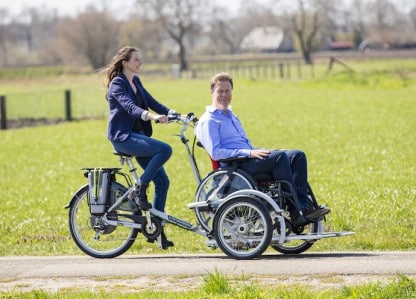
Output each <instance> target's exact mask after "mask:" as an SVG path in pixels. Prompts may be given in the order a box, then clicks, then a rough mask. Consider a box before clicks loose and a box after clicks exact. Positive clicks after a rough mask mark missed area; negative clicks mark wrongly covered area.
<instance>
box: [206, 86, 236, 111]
mask: <svg viewBox="0 0 416 299" xmlns="http://www.w3.org/2000/svg"><path fill="white" fill-rule="evenodd" d="M211 94H212V105H213V106H214V107H215V108H217V109H221V110H224V111H226V110H227V109H228V106H230V103H231V98H232V88H231V83H230V82H228V81H219V82H217V83H216V84H215V87H214V89H213V90H212V91H211Z"/></svg>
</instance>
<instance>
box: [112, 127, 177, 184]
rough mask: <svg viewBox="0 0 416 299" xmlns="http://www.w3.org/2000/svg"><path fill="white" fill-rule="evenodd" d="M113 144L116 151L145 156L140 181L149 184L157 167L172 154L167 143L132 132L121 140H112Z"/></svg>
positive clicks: (157, 169)
mask: <svg viewBox="0 0 416 299" xmlns="http://www.w3.org/2000/svg"><path fill="white" fill-rule="evenodd" d="M113 146H114V148H115V149H116V150H117V151H120V152H123V153H126V154H129V155H132V156H135V157H140V158H147V160H146V164H144V165H145V167H144V168H143V170H144V172H143V174H142V175H141V176H140V181H141V182H142V183H144V184H149V183H150V181H152V180H153V178H154V176H155V175H156V173H157V172H158V171H159V169H160V168H161V167H162V166H163V164H164V163H165V162H166V161H167V160H169V158H170V156H171V155H172V147H171V146H170V145H169V144H167V143H164V142H162V141H159V140H156V139H153V138H150V137H147V136H145V135H142V134H138V133H132V134H131V135H130V136H129V138H127V139H126V140H125V141H123V142H113ZM141 166H142V165H141Z"/></svg>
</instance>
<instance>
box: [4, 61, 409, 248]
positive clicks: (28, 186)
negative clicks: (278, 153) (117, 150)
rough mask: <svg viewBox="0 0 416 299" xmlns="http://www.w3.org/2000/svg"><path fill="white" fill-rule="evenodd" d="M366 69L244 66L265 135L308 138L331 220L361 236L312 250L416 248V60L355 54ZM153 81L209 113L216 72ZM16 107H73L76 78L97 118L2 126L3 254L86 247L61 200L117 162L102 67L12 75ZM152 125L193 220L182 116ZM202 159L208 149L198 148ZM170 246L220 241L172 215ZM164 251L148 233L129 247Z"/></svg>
mask: <svg viewBox="0 0 416 299" xmlns="http://www.w3.org/2000/svg"><path fill="white" fill-rule="evenodd" d="M350 65H351V66H352V67H353V68H354V69H356V70H357V72H356V73H345V72H342V71H338V72H335V73H334V74H332V75H331V76H323V75H322V76H320V77H319V78H317V79H315V80H313V81H278V80H276V81H257V80H248V79H243V78H236V80H235V91H234V96H233V110H234V111H235V112H236V113H237V114H238V115H239V117H240V119H241V120H242V121H243V124H244V125H245V127H246V130H247V133H248V135H249V136H251V139H252V142H253V144H255V145H257V146H259V147H273V148H300V149H303V150H304V151H305V152H306V153H307V155H308V159H309V181H310V183H311V186H312V188H313V189H314V192H315V194H316V196H317V198H318V200H319V201H320V203H324V204H327V205H328V206H329V207H330V208H331V209H332V212H331V214H330V215H329V217H328V218H327V222H326V225H328V226H330V227H332V228H333V229H335V230H353V231H355V232H356V233H357V234H356V235H355V236H350V237H345V238H338V239H327V240H322V241H319V242H318V243H316V244H315V245H314V246H313V247H312V250H316V251H322V250H337V251H340V250H376V249H377V250H390V249H391V250H393V249H394V250H410V249H415V248H416V228H415V225H416V221H415V219H416V218H415V214H414V202H415V194H416V187H415V182H416V179H415V165H416V155H415V137H416V136H415V135H416V133H415V132H416V121H415V119H416V97H415V93H416V61H414V60H406V61H396V62H394V61H389V62H377V63H376V62H367V63H365V62H361V63H358V62H350ZM143 81H144V83H145V85H146V87H147V89H148V90H149V91H151V93H152V94H153V95H154V96H155V97H156V98H158V99H160V100H161V101H162V102H164V103H165V104H166V105H168V106H169V107H171V108H173V109H175V110H177V111H180V112H183V113H185V112H189V111H193V112H195V113H196V114H197V115H200V114H202V113H203V111H204V106H205V105H207V104H210V95H209V90H208V81H209V78H207V79H206V80H164V81H162V80H149V79H147V78H143ZM0 84H1V86H2V93H5V94H7V98H8V107H10V108H9V109H8V114H9V115H10V116H11V117H20V116H25V115H28V114H33V116H34V117H39V116H41V117H43V116H50V117H51V116H52V117H54V116H59V115H63V112H61V111H63V110H60V109H61V108H62V109H63V101H62V107H61V106H59V105H60V104H57V103H56V102H57V101H58V102H60V100H56V99H57V98H58V97H60V95H61V94H62V98H63V90H65V89H71V90H72V92H73V97H74V105H75V106H74V116H75V117H78V118H81V117H86V116H91V117H94V118H95V119H94V120H84V121H74V122H69V123H61V124H59V125H54V126H44V127H32V128H23V129H17V130H7V131H0V146H1V151H0V178H1V179H0V190H1V193H0V197H1V200H0V206H1V210H0V235H1V236H2V242H1V243H0V255H2V256H4V255H58V254H59V255H61V254H63V255H66V254H82V253H81V252H80V250H79V249H77V247H76V246H75V244H74V243H73V241H72V240H71V238H70V236H69V232H68V228H67V212H68V211H67V210H64V209H63V206H64V205H65V204H66V203H67V202H68V200H69V199H70V198H71V196H72V194H73V193H74V192H75V191H76V190H77V189H78V188H79V187H80V186H81V185H83V184H85V183H86V180H85V178H84V177H83V176H82V172H81V171H80V168H81V167H86V166H118V161H117V159H116V158H115V157H113V155H112V148H111V144H110V143H109V142H108V141H107V140H106V138H105V134H106V119H105V115H106V109H107V106H106V102H105V100H104V89H103V87H102V84H101V78H100V77H99V76H98V75H97V74H93V75H85V74H84V75H68V74H63V75H59V76H56V77H42V78H37V79H33V78H29V79H24V80H14V79H13V80H12V79H2V80H1V81H0ZM154 127H155V135H154V137H156V138H159V139H161V140H164V141H167V142H169V143H170V144H172V146H173V148H174V154H173V156H172V158H171V160H170V161H169V162H168V163H167V164H166V168H167V171H168V173H169V174H170V178H171V188H170V191H169V198H168V203H167V212H168V213H170V214H172V215H174V216H177V217H179V218H183V219H185V220H188V221H194V215H193V213H192V211H191V210H188V209H187V208H186V204H187V203H190V202H192V201H193V196H194V192H195V189H196V184H195V181H194V180H193V176H192V173H191V169H190V167H189V165H188V164H187V162H186V156H185V151H184V149H183V146H182V144H181V143H180V142H179V140H178V139H177V138H176V137H174V136H172V134H176V133H178V130H179V127H178V126H177V125H176V124H172V125H168V126H160V125H155V126H154ZM198 158H199V160H198V161H199V162H200V168H201V171H202V172H203V173H204V174H206V173H207V172H208V171H209V161H208V159H207V156H206V155H205V153H203V152H198ZM167 231H168V235H169V236H170V238H171V239H172V240H173V241H175V247H174V248H172V249H170V250H169V251H168V252H170V253H171V252H176V253H185V252H194V253H195V252H211V250H210V249H208V248H207V247H206V246H205V243H204V241H205V240H204V239H203V238H202V237H200V236H199V235H196V234H192V233H189V232H185V231H183V230H181V229H179V228H176V227H173V226H168V227H167ZM156 251H157V252H159V250H158V249H156V247H154V246H152V245H150V247H149V245H148V244H147V243H146V242H144V241H143V240H142V239H139V240H137V242H136V243H135V245H133V247H132V248H131V249H130V251H129V253H131V254H135V253H147V252H156Z"/></svg>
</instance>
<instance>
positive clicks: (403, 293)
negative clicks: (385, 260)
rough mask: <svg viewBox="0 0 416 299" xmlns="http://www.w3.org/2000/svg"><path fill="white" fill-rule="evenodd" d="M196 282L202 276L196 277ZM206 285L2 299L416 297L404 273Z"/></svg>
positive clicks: (215, 276)
mask: <svg viewBox="0 0 416 299" xmlns="http://www.w3.org/2000/svg"><path fill="white" fill-rule="evenodd" d="M195 280H196V283H199V282H200V280H201V279H200V278H195ZM202 281H203V282H202V285H201V286H198V287H193V288H191V289H190V290H186V291H184V290H181V291H169V292H165V291H157V290H153V291H137V290H134V288H133V287H132V288H130V289H129V288H125V287H122V288H119V290H118V291H109V290H108V288H107V289H99V290H93V291H80V290H74V289H69V288H68V289H61V290H59V291H57V292H56V293H48V292H46V291H30V292H20V291H11V292H0V298H21V299H31V298H38V299H54V298H60V299H65V298H97V297H100V298H103V299H106V298H111V299H112V298H138V296H140V298H148V299H158V298H165V299H176V298H181V299H182V298H183V299H201V298H207V299H208V298H210V299H212V298H216V299H249V298H250V299H251V298H258V299H268V298H273V299H279V298H281V299H298V298H305V299H315V298H316V299H318V298H333V299H360V298H372V299H385V298H400V299H411V298H415V296H416V282H415V281H414V280H413V279H411V278H408V277H406V276H403V275H397V276H395V277H393V278H390V279H389V281H388V282H386V283H381V282H375V283H366V284H359V285H353V286H346V285H344V286H341V287H335V286H314V287H311V286H309V287H307V286H302V285H299V284H292V285H285V284H284V283H283V282H282V283H277V284H276V285H274V286H268V287H264V286H263V285H262V284H261V281H259V280H254V279H253V278H252V277H247V276H241V277H231V276H225V275H223V274H221V273H219V272H216V271H215V272H213V273H208V274H207V275H205V276H204V277H202Z"/></svg>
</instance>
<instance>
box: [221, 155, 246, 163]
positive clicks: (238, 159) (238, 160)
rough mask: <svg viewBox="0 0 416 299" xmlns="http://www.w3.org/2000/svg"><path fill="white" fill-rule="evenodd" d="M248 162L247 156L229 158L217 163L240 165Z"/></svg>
mask: <svg viewBox="0 0 416 299" xmlns="http://www.w3.org/2000/svg"><path fill="white" fill-rule="evenodd" d="M247 160H248V157H247V156H238V157H231V158H227V159H220V160H219V162H221V163H241V162H245V161H247Z"/></svg>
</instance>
